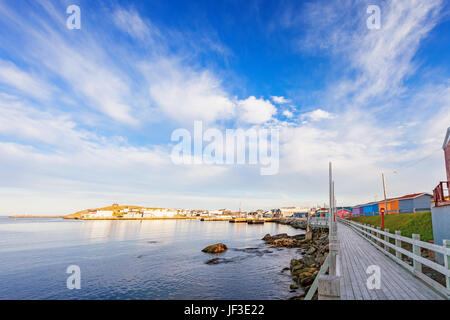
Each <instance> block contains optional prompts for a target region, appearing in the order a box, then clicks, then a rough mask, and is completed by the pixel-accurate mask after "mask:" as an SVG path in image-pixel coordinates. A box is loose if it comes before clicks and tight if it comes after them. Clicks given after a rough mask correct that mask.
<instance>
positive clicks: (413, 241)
mask: <svg viewBox="0 0 450 320" xmlns="http://www.w3.org/2000/svg"><path fill="white" fill-rule="evenodd" d="M338 220H339V222H341V223H344V224H346V225H347V226H349V227H351V228H352V229H353V230H355V231H356V232H357V233H359V234H360V235H361V236H362V237H364V238H366V239H367V240H368V241H370V242H372V244H374V245H375V247H377V248H378V249H379V250H381V251H382V252H383V253H384V254H386V255H387V256H388V257H390V258H391V259H393V260H394V261H395V262H397V263H398V264H400V265H401V266H402V267H404V268H405V269H407V270H409V271H410V272H411V273H413V274H414V275H415V276H417V277H418V278H420V279H421V280H422V281H424V282H425V283H427V284H428V285H429V286H430V287H432V288H433V289H435V290H437V291H438V292H440V293H442V294H444V295H445V296H446V297H447V298H450V240H444V245H443V246H439V245H437V244H432V243H428V242H424V241H420V235H419V234H413V235H412V238H408V237H404V236H402V235H401V232H400V231H395V234H393V233H390V232H389V229H384V231H383V230H381V229H380V228H379V227H378V228H375V227H374V226H370V225H367V224H361V223H357V222H354V221H350V220H345V219H341V218H338ZM391 239H392V240H393V242H394V243H391ZM402 243H408V244H410V245H411V247H412V251H409V250H407V249H405V248H403V247H402ZM422 248H423V249H427V250H430V251H432V252H433V253H434V254H436V253H437V254H442V255H443V256H444V262H445V265H441V264H439V263H436V262H434V261H432V260H430V259H427V258H425V257H423V256H422V254H421V251H422ZM403 256H406V257H408V258H409V259H411V260H412V265H410V264H409V263H407V262H406V261H404V260H403ZM424 265H425V266H427V267H429V268H431V269H433V270H435V271H437V272H439V273H440V274H442V275H443V276H444V277H445V283H446V284H445V286H443V285H442V284H440V283H439V282H437V281H435V280H433V279H432V278H430V277H429V276H427V275H426V274H425V273H423V272H422V266H424Z"/></svg>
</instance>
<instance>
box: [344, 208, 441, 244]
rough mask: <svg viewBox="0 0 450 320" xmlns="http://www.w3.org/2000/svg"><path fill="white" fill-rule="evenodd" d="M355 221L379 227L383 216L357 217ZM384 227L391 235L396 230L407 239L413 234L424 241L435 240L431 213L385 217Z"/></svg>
mask: <svg viewBox="0 0 450 320" xmlns="http://www.w3.org/2000/svg"><path fill="white" fill-rule="evenodd" d="M353 221H356V222H359V223H367V224H370V225H374V226H375V227H379V226H380V224H381V216H367V217H355V218H353ZM384 226H385V228H388V229H389V231H390V232H391V233H394V232H395V230H400V231H401V232H402V235H403V236H405V237H411V235H412V234H413V233H418V234H420V240H422V241H429V240H433V227H432V224H431V212H430V211H427V212H417V213H400V214H390V215H385V216H384Z"/></svg>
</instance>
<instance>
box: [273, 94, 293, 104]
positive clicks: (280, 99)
mask: <svg viewBox="0 0 450 320" xmlns="http://www.w3.org/2000/svg"><path fill="white" fill-rule="evenodd" d="M271 98H272V101H273V102H275V103H278V104H285V103H289V102H291V100H289V99H286V98H285V97H282V96H280V97H278V96H271Z"/></svg>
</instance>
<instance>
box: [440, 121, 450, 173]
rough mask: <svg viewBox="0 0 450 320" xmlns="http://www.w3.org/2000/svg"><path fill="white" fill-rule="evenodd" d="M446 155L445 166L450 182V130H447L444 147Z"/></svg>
mask: <svg viewBox="0 0 450 320" xmlns="http://www.w3.org/2000/svg"><path fill="white" fill-rule="evenodd" d="M442 148H443V149H444V153H445V166H446V168H447V181H450V128H448V130H447V135H446V136H445V141H444V145H443V147H442Z"/></svg>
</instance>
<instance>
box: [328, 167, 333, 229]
mask: <svg viewBox="0 0 450 320" xmlns="http://www.w3.org/2000/svg"><path fill="white" fill-rule="evenodd" d="M329 187H330V208H329V211H328V212H329V214H328V228H329V230H330V235H331V234H332V233H333V228H332V227H333V201H334V200H333V167H332V164H331V162H330V163H329Z"/></svg>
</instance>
